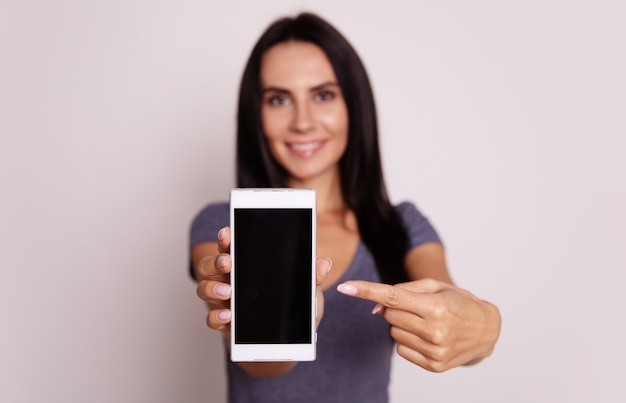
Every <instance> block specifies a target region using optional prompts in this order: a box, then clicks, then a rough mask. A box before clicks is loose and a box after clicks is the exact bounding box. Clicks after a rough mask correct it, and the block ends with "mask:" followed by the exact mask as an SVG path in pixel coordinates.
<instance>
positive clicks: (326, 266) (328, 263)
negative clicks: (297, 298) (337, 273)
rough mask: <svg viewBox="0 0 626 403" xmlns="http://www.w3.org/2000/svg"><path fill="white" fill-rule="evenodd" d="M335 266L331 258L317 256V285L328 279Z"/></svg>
mask: <svg viewBox="0 0 626 403" xmlns="http://www.w3.org/2000/svg"><path fill="white" fill-rule="evenodd" d="M332 266H333V261H332V260H330V259H329V258H317V261H316V281H315V283H316V285H317V286H321V285H322V284H324V282H325V281H326V278H327V277H328V273H329V272H330V269H331V268H332Z"/></svg>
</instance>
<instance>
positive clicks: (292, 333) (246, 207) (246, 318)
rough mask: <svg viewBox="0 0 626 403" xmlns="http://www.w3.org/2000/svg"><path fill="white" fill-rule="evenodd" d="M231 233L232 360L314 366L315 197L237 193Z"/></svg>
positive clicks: (302, 192)
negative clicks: (282, 362) (308, 364)
mask: <svg viewBox="0 0 626 403" xmlns="http://www.w3.org/2000/svg"><path fill="white" fill-rule="evenodd" d="M230 226H231V243H230V253H231V259H232V270H231V273H230V284H231V287H232V295H231V301H230V304H231V306H230V308H231V313H232V316H231V340H230V357H231V360H232V361H313V360H315V356H316V348H315V344H316V326H315V323H316V301H315V299H316V296H315V260H316V194H315V190H313V189H233V190H232V191H231V193H230Z"/></svg>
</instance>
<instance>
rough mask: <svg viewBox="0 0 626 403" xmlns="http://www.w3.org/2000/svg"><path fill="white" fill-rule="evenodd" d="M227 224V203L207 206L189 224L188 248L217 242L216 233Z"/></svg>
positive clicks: (228, 219)
mask: <svg viewBox="0 0 626 403" xmlns="http://www.w3.org/2000/svg"><path fill="white" fill-rule="evenodd" d="M229 224H230V210H229V206H228V203H214V204H209V205H208V206H206V207H205V208H203V209H202V210H201V211H200V212H199V213H198V214H197V215H196V217H195V218H194V219H193V221H192V223H191V232H190V234H189V248H193V247H194V246H195V245H197V244H199V243H202V242H217V233H218V231H219V230H221V229H222V228H224V227H225V226H227V225H229Z"/></svg>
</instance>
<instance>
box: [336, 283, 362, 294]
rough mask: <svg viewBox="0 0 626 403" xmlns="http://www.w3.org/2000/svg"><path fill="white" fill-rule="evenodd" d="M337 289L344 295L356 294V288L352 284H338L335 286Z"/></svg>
mask: <svg viewBox="0 0 626 403" xmlns="http://www.w3.org/2000/svg"><path fill="white" fill-rule="evenodd" d="M337 291H339V292H340V293H342V294H345V295H356V293H357V291H358V290H357V288H356V287H355V286H353V285H352V284H339V285H338V286H337Z"/></svg>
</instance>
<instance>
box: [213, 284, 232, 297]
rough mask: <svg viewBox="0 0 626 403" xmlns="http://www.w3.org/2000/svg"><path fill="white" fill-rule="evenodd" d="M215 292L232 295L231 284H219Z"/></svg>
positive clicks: (226, 295)
mask: <svg viewBox="0 0 626 403" xmlns="http://www.w3.org/2000/svg"><path fill="white" fill-rule="evenodd" d="M215 293H216V294H217V295H221V296H223V297H228V296H229V295H230V286H229V285H228V284H218V285H216V286H215Z"/></svg>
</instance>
